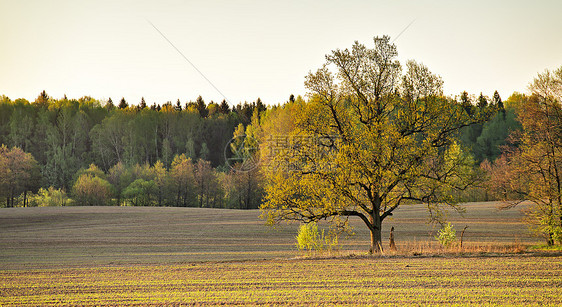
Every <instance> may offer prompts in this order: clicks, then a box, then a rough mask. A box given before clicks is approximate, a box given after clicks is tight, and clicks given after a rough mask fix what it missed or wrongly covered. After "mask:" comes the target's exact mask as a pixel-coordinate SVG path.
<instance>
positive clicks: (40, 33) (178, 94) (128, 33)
mask: <svg viewBox="0 0 562 307" xmlns="http://www.w3.org/2000/svg"><path fill="white" fill-rule="evenodd" d="M561 12H562V1H559V0H537V1H519V0H511V1H494V0H485V1H480V0H476V1H457V0H418V1H400V0H393V1H391V0H386V1H377V0H370V1H359V0H355V1H354V0H347V1H331V0H328V1H307V0H300V1H293V0H285V1H267V0H262V1H259V0H240V1H238V0H206V1H201V0H198V1H190V0H185V1H167V0H163V1H119V0H113V1H105V0H101V1H87V0H85V1H62V0H59V1H57V0H53V1H28V0H13V1H11V0H0V95H6V96H8V97H10V98H11V99H16V98H26V99H28V100H30V101H33V100H35V98H36V97H37V96H38V94H39V93H40V92H41V91H42V90H46V92H47V94H48V95H49V96H51V97H54V98H61V97H63V96H64V95H65V94H66V95H67V96H68V97H69V98H80V97H82V96H91V97H94V98H96V99H100V100H106V99H108V98H110V97H111V98H112V100H113V101H114V102H117V101H119V100H120V99H121V97H124V98H125V99H126V100H127V102H129V104H138V103H139V102H140V100H141V97H144V98H145V100H146V102H147V103H148V104H149V105H150V104H152V103H153V102H156V103H159V104H163V103H165V102H166V101H172V102H175V101H176V100H177V99H180V101H181V102H182V104H183V103H185V102H187V101H194V100H195V99H196V98H197V96H199V95H201V96H202V97H203V98H204V100H205V101H206V102H210V101H211V100H213V101H215V102H220V101H222V100H223V99H226V100H227V101H228V102H229V103H230V104H231V105H233V104H238V103H239V102H244V101H247V102H252V101H255V100H256V99H257V98H258V97H260V98H261V100H262V101H263V102H264V103H266V104H278V103H283V102H285V101H287V100H288V98H289V96H290V95H291V94H294V95H295V96H297V95H303V96H304V95H305V94H306V89H305V88H304V77H305V76H306V75H307V73H308V72H309V71H315V70H316V69H318V68H320V67H321V65H322V64H323V63H324V62H325V57H324V56H325V55H326V54H328V53H329V52H330V51H331V50H334V49H337V48H340V49H344V48H350V47H351V46H352V44H353V43H354V41H359V42H360V43H363V44H365V45H366V46H367V47H373V37H374V36H382V35H389V36H390V37H391V40H394V43H395V44H396V46H397V48H398V53H399V56H398V58H399V60H400V61H401V63H402V64H405V62H406V61H407V60H409V59H413V60H416V61H418V62H421V63H423V64H425V65H426V66H428V68H429V69H430V70H431V71H432V72H433V73H436V74H438V75H440V76H441V77H442V78H443V80H444V92H445V94H447V95H451V96H454V95H458V94H459V93H460V92H462V91H465V90H466V91H467V92H469V93H470V94H475V95H478V94H480V92H482V93H483V94H484V95H488V96H492V95H493V93H494V91H495V90H498V92H499V93H500V95H501V96H502V98H503V99H504V100H505V99H507V98H508V97H509V96H510V95H511V94H512V93H513V92H514V91H518V92H523V93H525V92H527V85H528V84H529V82H531V81H532V80H533V78H534V77H535V76H536V75H537V74H538V73H540V72H544V71H545V70H546V69H556V68H558V67H561V66H562V34H561V33H562V13H561ZM398 35H399V36H398ZM176 49H177V50H176Z"/></svg>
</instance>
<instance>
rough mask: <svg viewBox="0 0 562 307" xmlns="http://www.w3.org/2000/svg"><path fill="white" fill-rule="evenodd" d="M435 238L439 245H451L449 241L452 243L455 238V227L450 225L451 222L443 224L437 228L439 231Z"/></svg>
mask: <svg viewBox="0 0 562 307" xmlns="http://www.w3.org/2000/svg"><path fill="white" fill-rule="evenodd" d="M435 239H436V240H437V241H439V243H441V245H443V246H444V247H448V246H449V245H451V243H453V242H454V241H455V240H456V239H457V234H456V231H455V229H454V228H453V225H451V223H447V224H445V225H443V227H441V229H439V232H438V233H437V236H436V237H435Z"/></svg>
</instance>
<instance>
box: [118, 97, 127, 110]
mask: <svg viewBox="0 0 562 307" xmlns="http://www.w3.org/2000/svg"><path fill="white" fill-rule="evenodd" d="M128 106H129V104H127V101H125V97H123V98H121V101H120V102H119V109H121V110H123V109H126V108H127V107H128Z"/></svg>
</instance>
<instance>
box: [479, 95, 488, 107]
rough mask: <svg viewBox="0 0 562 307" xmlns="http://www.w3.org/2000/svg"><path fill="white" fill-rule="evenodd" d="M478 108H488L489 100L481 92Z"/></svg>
mask: <svg viewBox="0 0 562 307" xmlns="http://www.w3.org/2000/svg"><path fill="white" fill-rule="evenodd" d="M477 106H478V107H479V108H480V109H483V108H485V107H487V106H488V99H487V98H486V97H485V96H484V95H483V94H482V92H480V96H478V104H477Z"/></svg>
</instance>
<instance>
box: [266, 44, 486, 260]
mask: <svg viewBox="0 0 562 307" xmlns="http://www.w3.org/2000/svg"><path fill="white" fill-rule="evenodd" d="M396 57H397V51H396V46H395V45H394V44H392V43H390V37H388V36H383V37H375V38H374V47H373V48H371V49H370V48H367V47H366V46H365V45H363V44H360V43H358V42H355V44H354V45H353V46H352V48H351V49H344V50H340V49H337V50H334V51H332V52H331V53H330V54H329V55H327V56H326V63H325V64H324V65H323V66H322V67H321V68H320V69H318V70H317V71H316V72H314V73H312V72H311V73H309V74H308V76H307V77H306V81H305V86H306V88H307V89H308V90H309V95H310V100H309V101H308V102H307V103H304V104H302V106H301V109H300V110H298V112H297V113H296V114H294V116H295V117H296V120H295V126H296V127H295V129H294V130H293V131H292V132H291V133H290V134H289V135H288V136H286V137H284V139H283V140H281V141H280V140H277V143H276V144H274V145H272V146H274V147H275V151H274V154H273V155H274V156H273V157H272V158H271V163H270V164H269V166H268V171H267V182H266V185H267V186H266V193H267V194H266V198H265V200H266V201H265V203H264V204H263V205H262V209H263V210H264V212H265V215H266V217H267V218H268V220H269V221H270V222H271V223H274V222H276V221H280V220H287V219H289V220H291V219H292V220H300V221H304V222H311V221H318V220H321V219H332V220H334V221H336V222H338V221H339V222H342V221H343V222H344V224H345V219H346V218H348V217H351V216H355V217H358V218H360V219H361V220H363V221H364V223H365V225H366V226H367V227H368V228H369V230H370V232H371V248H370V250H371V252H376V251H380V250H381V248H382V246H381V225H382V222H383V221H384V220H385V219H386V218H387V217H389V216H391V215H392V214H393V212H394V211H395V210H396V208H398V207H399V206H401V205H404V204H413V203H420V204H423V205H425V206H427V208H428V210H429V212H430V213H431V214H432V215H433V217H434V218H439V212H440V205H442V204H447V205H450V206H453V207H456V203H457V199H456V198H455V192H454V191H456V190H463V189H466V188H467V187H469V186H471V185H472V184H473V183H474V182H475V181H476V180H477V177H476V176H475V173H474V172H473V167H472V163H473V161H472V159H471V157H470V156H469V155H467V154H466V153H465V152H464V151H463V150H462V148H460V146H459V144H458V143H457V142H456V139H457V137H458V133H459V129H461V128H462V127H466V126H469V125H471V124H474V123H478V122H482V121H484V120H485V119H486V118H487V117H488V113H491V112H490V110H492V108H481V109H479V110H478V111H476V112H467V110H466V109H465V108H463V105H462V104H460V103H457V102H456V101H452V100H450V99H447V98H445V97H443V96H442V84H443V81H442V80H441V78H440V77H439V76H437V75H435V74H433V73H431V72H430V71H429V69H428V68H427V67H426V66H424V65H422V64H419V63H417V62H415V61H408V62H407V64H406V72H405V73H403V74H402V65H401V64H400V63H399V62H398V60H396Z"/></svg>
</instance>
